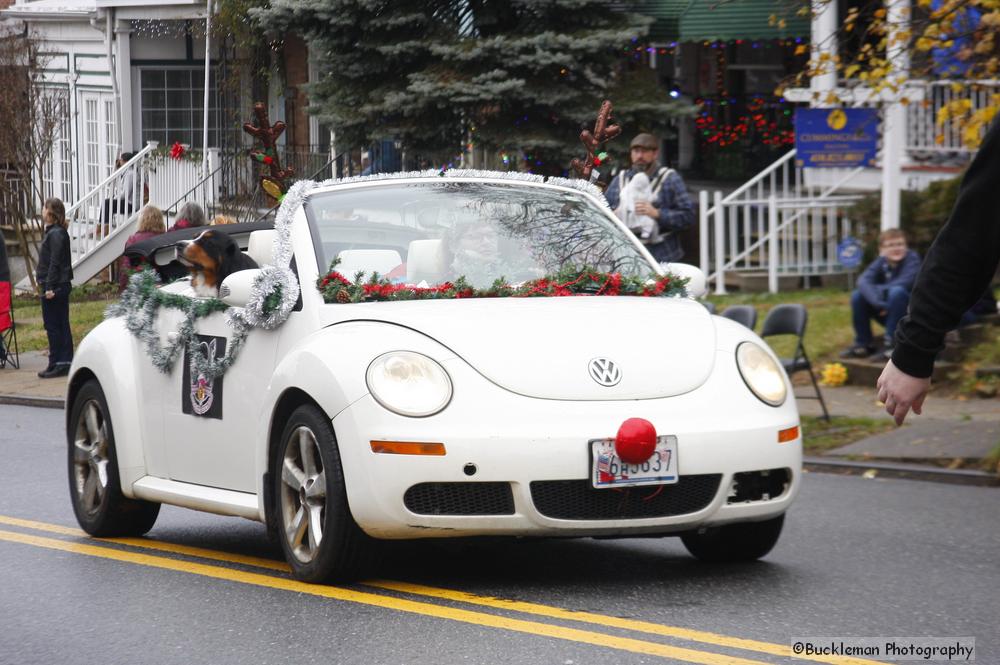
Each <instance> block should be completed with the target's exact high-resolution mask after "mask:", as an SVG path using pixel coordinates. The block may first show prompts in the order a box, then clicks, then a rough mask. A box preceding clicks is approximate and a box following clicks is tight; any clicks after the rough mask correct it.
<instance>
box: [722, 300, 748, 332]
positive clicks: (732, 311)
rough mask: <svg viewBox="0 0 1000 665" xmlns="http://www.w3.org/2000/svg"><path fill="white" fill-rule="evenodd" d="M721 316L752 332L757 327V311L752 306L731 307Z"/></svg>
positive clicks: (723, 311)
mask: <svg viewBox="0 0 1000 665" xmlns="http://www.w3.org/2000/svg"><path fill="white" fill-rule="evenodd" d="M719 316H724V317H726V318H727V319H732V320H733V321H735V322H736V323H741V324H743V325H744V326H746V327H747V328H749V329H750V330H753V329H754V327H755V326H756V325H757V310H756V309H754V308H753V307H752V306H751V305H730V306H729V307H727V308H725V309H724V310H722V314H720V315H719Z"/></svg>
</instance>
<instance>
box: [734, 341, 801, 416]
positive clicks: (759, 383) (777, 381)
mask: <svg viewBox="0 0 1000 665" xmlns="http://www.w3.org/2000/svg"><path fill="white" fill-rule="evenodd" d="M736 366H737V367H739V369H740V376H742V377H743V381H744V382H746V384H747V387H748V388H750V391H751V392H753V394H754V395H756V396H757V398H758V399H760V401H762V402H764V403H765V404H769V405H771V406H781V405H782V404H784V403H785V397H786V396H787V395H788V389H787V388H786V387H785V375H784V372H782V371H781V368H780V367H778V363H776V362H774V358H772V357H771V355H770V354H769V353H768V352H767V351H765V350H764V349H762V348H760V347H759V346H758V345H756V344H754V343H753V342H743V343H742V344H740V345H739V346H738V347H736Z"/></svg>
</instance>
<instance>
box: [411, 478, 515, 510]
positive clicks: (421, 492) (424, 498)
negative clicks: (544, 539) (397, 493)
mask: <svg viewBox="0 0 1000 665" xmlns="http://www.w3.org/2000/svg"><path fill="white" fill-rule="evenodd" d="M403 504H404V505H405V506H406V508H407V509H408V510H409V511H410V512H412V513H416V514H417V515H513V514H514V495H513V493H512V492H511V490H510V483H420V484H419V485H414V486H413V487H411V488H410V489H408V490H406V493H405V494H404V495H403Z"/></svg>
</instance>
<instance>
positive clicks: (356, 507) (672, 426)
mask: <svg viewBox="0 0 1000 665" xmlns="http://www.w3.org/2000/svg"><path fill="white" fill-rule="evenodd" d="M447 365H448V366H447V367H446V369H448V371H449V373H450V374H451V376H452V380H453V382H454V384H455V396H454V398H453V400H452V403H451V404H450V405H449V406H448V408H447V409H445V410H444V411H443V412H441V413H439V414H438V415H436V416H432V417H429V418H406V417H402V416H397V415H395V414H393V413H391V412H389V411H387V410H386V409H384V408H383V407H382V406H380V405H379V404H378V403H377V402H376V401H375V400H374V399H373V398H372V397H371V396H370V395H369V396H366V397H364V398H362V399H360V400H358V401H357V402H355V403H354V404H352V405H351V406H350V407H349V408H347V409H345V410H344V411H343V412H341V413H340V414H338V416H337V417H336V418H335V419H334V421H333V425H334V430H335V432H336V435H337V440H338V446H339V450H340V455H341V459H342V462H343V466H344V476H345V482H346V486H347V495H348V502H349V504H350V507H351V512H352V514H353V516H354V519H355V520H356V521H357V523H358V524H359V525H360V526H361V528H362V529H364V530H365V532H367V533H368V534H369V535H371V536H374V537H377V538H426V537H449V536H452V537H454V536H484V535H509V536H531V535H534V536H628V535H646V534H668V533H675V532H681V531H686V530H690V529H693V528H697V527H700V526H706V525H719V524H725V523H729V522H739V521H759V520H765V519H768V518H771V517H776V516H778V515H780V514H782V513H784V512H785V511H786V510H787V509H788V507H789V505H790V504H791V503H792V501H793V500H794V498H795V495H796V494H797V492H798V487H799V484H800V481H801V470H802V444H801V438H797V439H795V440H793V441H789V442H786V443H778V431H779V430H782V429H785V428H788V427H792V426H795V425H798V423H799V418H798V411H797V409H796V407H795V401H794V398H792V397H791V396H789V399H788V401H787V402H786V403H785V404H784V405H782V406H781V407H778V408H774V407H769V406H766V405H764V404H762V403H761V402H760V401H758V400H757V399H756V398H755V397H753V396H752V395H751V394H750V393H749V391H748V390H747V389H746V388H745V387H744V385H743V382H742V380H741V379H740V378H739V376H738V375H736V374H735V371H736V370H735V365H733V367H731V368H729V367H727V366H726V365H725V364H724V363H723V364H722V365H721V366H718V365H717V368H716V372H715V373H714V376H713V378H712V379H710V380H709V382H708V383H707V384H706V385H704V386H702V387H701V388H699V389H698V390H695V391H692V392H690V393H687V394H685V395H680V396H676V397H671V398H665V399H656V400H631V401H609V402H570V401H558V400H544V399H533V398H527V397H524V396H521V395H516V394H513V393H510V392H508V391H505V390H503V389H500V388H498V387H497V386H495V385H493V384H491V383H489V382H487V381H486V380H485V379H483V378H482V377H481V376H479V375H478V374H476V373H475V372H473V371H472V370H471V368H469V367H468V366H467V365H465V363H464V362H462V361H461V360H459V359H455V360H453V361H450V362H448V363H447ZM720 405H724V407H725V408H724V409H723V408H720ZM723 411H725V413H723ZM629 417H640V418H646V419H647V420H649V421H651V422H652V423H653V424H654V426H655V427H656V430H657V432H658V433H660V434H673V435H676V436H677V439H678V452H677V462H678V470H679V472H680V482H679V483H678V484H676V485H666V486H662V491H661V492H658V493H656V494H655V495H653V494H654V492H656V490H657V489H658V487H656V486H653V487H650V486H646V487H637V488H632V489H631V490H629V491H628V492H627V493H626V492H621V491H619V490H616V489H601V490H593V489H590V488H589V483H590V481H589V478H590V463H591V462H590V452H589V447H588V441H589V440H590V439H595V438H602V437H611V436H614V434H615V432H616V431H617V428H618V426H619V425H620V424H621V422H622V421H623V420H625V419H626V418H629ZM372 440H388V441H420V442H440V443H443V444H444V445H445V448H446V451H447V454H446V455H444V456H436V457H435V456H414V455H388V454H376V453H373V452H372V450H371V446H370V443H369V442H370V441H372ZM761 470H774V472H776V473H780V474H787V483H786V484H785V486H784V488H783V491H782V492H781V493H780V494H778V495H775V493H774V492H765V493H764V494H763V496H755V497H754V498H753V499H752V500H749V501H747V500H743V499H744V497H742V496H740V497H736V498H737V499H739V501H738V502H733V499H731V498H730V495H731V494H733V491H734V490H733V485H734V483H733V481H734V476H735V474H737V473H741V472H755V471H761ZM470 471H471V473H470ZM766 477H767V476H765V478H766ZM573 481H575V482H573ZM458 483H462V484H470V483H477V484H479V483H482V484H483V485H482V487H479V488H472V489H473V490H476V489H481V490H483V491H482V492H474V493H473V494H474V495H475V496H477V497H479V496H480V495H484V496H486V497H487V499H489V498H490V497H492V500H493V503H490V501H489V500H486V499H484V501H485V505H487V506H488V507H487V508H484V509H483V510H485V511H489V512H490V513H492V514H477V515H469V514H432V513H434V512H438V511H437V510H435V509H433V508H427V509H424V508H421V507H420V506H424V505H430V504H428V503H427V502H426V501H425V502H424V503H421V502H420V501H416V502H415V501H413V497H414V492H415V491H421V490H423V489H427V485H428V484H433V485H435V486H437V487H439V488H440V487H445V488H447V487H449V486H450V487H453V488H454V487H457V485H453V484H458ZM533 483H534V485H533ZM745 485H746V484H744V486H745ZM507 487H509V493H507V494H505V492H506V488H507ZM414 488H417V490H415V489H414ZM408 491H409V492H410V494H409V495H408V494H407V492H408ZM428 491H429V492H430V496H432V497H433V496H434V491H435V490H431V489H428ZM594 493H598V494H594ZM692 493H694V494H696V496H695V495H694V494H692ZM425 494H426V493H425ZM625 494H627V495H628V496H624V495H625ZM651 495H652V496H651ZM681 495H683V496H681ZM505 496H509V497H510V499H509V500H510V501H511V503H512V505H511V506H504V505H500V507H499V508H497V507H496V506H498V505H499V504H497V503H496V501H497V500H500V499H497V497H501V499H503V497H505ZM608 497H616V498H617V497H621V498H622V500H621V502H619V501H616V500H613V499H609V498H608ZM650 497H651V498H650ZM503 500H504V501H506V500H507V499H503ZM501 503H502V502H501ZM612 503H613V504H618V503H621V506H622V510H621V511H618V512H616V511H615V509H614V507H613V506H612V507H609V504H612ZM654 503H655V504H656V505H658V506H660V508H655V507H653V506H652V504H654ZM408 505H409V508H408V507H407V506H408ZM489 506H492V507H489ZM573 506H577V508H574V507H573ZM581 506H582V507H581ZM457 510H464V509H462V508H460V509H457ZM678 511H680V512H678ZM452 512H454V511H452ZM501 513H502V514H501Z"/></svg>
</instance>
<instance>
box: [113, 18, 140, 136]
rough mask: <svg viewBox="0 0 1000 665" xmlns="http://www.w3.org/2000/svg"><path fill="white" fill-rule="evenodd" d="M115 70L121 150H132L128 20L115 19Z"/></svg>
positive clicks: (130, 57) (130, 67)
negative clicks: (119, 96)
mask: <svg viewBox="0 0 1000 665" xmlns="http://www.w3.org/2000/svg"><path fill="white" fill-rule="evenodd" d="M115 51H116V56H115V71H116V72H117V76H118V93H119V94H120V95H121V98H120V99H119V100H118V109H119V110H118V119H119V122H120V123H121V133H122V134H121V139H122V140H121V152H132V146H133V145H136V144H135V143H134V142H133V141H134V138H133V136H132V132H133V131H134V130H133V127H132V42H131V26H130V25H129V22H128V21H117V22H116V27H115Z"/></svg>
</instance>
